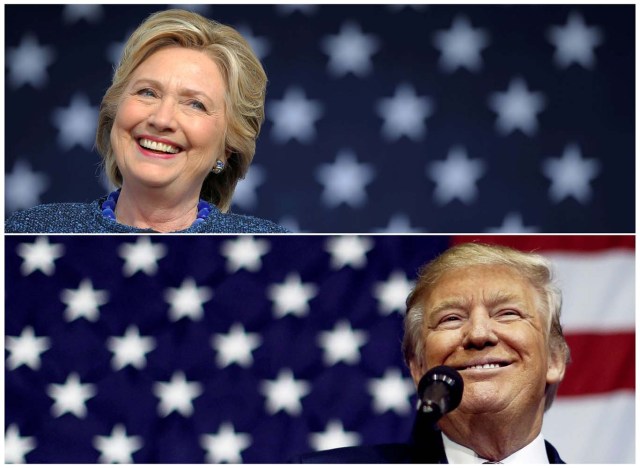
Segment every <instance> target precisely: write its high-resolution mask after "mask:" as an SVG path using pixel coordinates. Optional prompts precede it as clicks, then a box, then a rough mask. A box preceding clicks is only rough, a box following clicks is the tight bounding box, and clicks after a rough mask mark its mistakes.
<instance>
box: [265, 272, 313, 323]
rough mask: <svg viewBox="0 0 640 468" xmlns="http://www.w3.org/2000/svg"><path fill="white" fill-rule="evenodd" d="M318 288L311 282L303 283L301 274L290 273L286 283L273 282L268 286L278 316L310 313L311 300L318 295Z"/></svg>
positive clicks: (268, 294) (298, 315)
mask: <svg viewBox="0 0 640 468" xmlns="http://www.w3.org/2000/svg"><path fill="white" fill-rule="evenodd" d="M317 291H318V288H316V287H315V286H314V285H313V284H311V283H303V282H302V279H301V278H300V275H299V274H297V273H289V274H288V275H287V277H286V278H285V280H284V283H277V284H272V285H270V286H269V287H268V288H267V296H268V297H269V299H271V300H272V301H273V308H274V310H273V312H274V315H275V316H276V317H277V318H281V317H284V316H285V315H287V314H292V315H295V316H297V317H302V316H305V315H307V314H308V313H309V301H310V300H311V299H312V298H314V297H315V296H316V293H317Z"/></svg>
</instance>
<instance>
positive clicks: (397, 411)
mask: <svg viewBox="0 0 640 468" xmlns="http://www.w3.org/2000/svg"><path fill="white" fill-rule="evenodd" d="M472 239H479V240H482V241H484V242H490V243H492V242H496V243H504V244H508V245H511V246H514V247H517V248H521V249H523V250H527V251H531V250H537V251H539V252H540V253H542V254H544V255H546V256H548V258H550V259H551V260H552V261H553V263H554V265H555V268H556V271H557V280H558V283H559V285H560V287H561V288H562V289H563V292H564V309H563V320H562V322H563V325H564V328H565V334H566V337H567V341H568V343H569V345H570V347H571V351H572V360H573V362H572V363H571V364H570V365H569V367H568V371H567V374H566V377H565V380H564V382H563V383H562V385H561V386H560V391H559V395H558V397H557V399H556V401H555V403H554V406H553V407H552V408H551V410H550V411H549V412H548V413H547V414H546V416H545V420H544V427H543V434H544V435H545V437H546V438H547V439H548V440H550V441H551V442H552V443H553V444H554V445H555V446H556V447H557V448H558V450H559V452H560V454H561V456H562V457H563V459H564V460H565V461H567V462H574V463H580V462H581V463H634V462H635V344H634V343H635V318H634V310H635V306H634V304H635V300H634V285H635V274H634V257H635V239H634V237H633V236H604V237H600V236H583V237H579V236H536V237H529V236H511V237H509V236H506V237H505V236H494V237H475V238H472ZM467 240H470V239H468V238H464V237H443V236H375V235H372V236H357V237H354V236H338V237H331V236H262V237H250V236H237V237H234V236H209V237H204V236H193V237H187V236H182V237H180V236H154V237H136V236H110V237H105V236H102V237H99V236H49V237H45V236H6V237H5V255H6V262H5V264H6V265H5V266H6V269H5V291H6V305H5V348H6V352H5V380H4V382H5V458H6V461H10V462H20V461H26V462H33V463H44V462H55V463H71V462H83V463H93V462H136V463H145V462H147V463H156V462H161V463H203V462H215V463H217V462H247V463H250V462H253V463H262V462H284V461H286V460H287V459H289V458H290V457H292V456H293V455H295V454H299V453H301V452H307V451H311V450H316V449H324V448H330V447H335V446H345V445H357V444H372V443H384V442H402V441H405V440H406V439H407V437H408V436H409V432H410V429H411V425H412V420H413V405H414V403H415V398H414V396H413V393H414V388H413V385H412V382H411V380H410V378H409V373H408V371H407V369H406V368H405V367H404V364H403V363H402V359H401V352H400V341H401V337H402V318H403V314H404V300H405V298H406V296H407V294H408V292H409V290H410V289H411V287H412V285H413V280H414V278H415V274H416V271H417V269H418V268H419V266H421V265H422V264H424V263H425V262H427V261H428V260H430V259H432V258H433V257H434V256H435V255H437V254H438V253H440V252H442V251H443V250H444V249H445V248H447V247H448V246H450V245H452V244H455V243H457V242H463V241H467Z"/></svg>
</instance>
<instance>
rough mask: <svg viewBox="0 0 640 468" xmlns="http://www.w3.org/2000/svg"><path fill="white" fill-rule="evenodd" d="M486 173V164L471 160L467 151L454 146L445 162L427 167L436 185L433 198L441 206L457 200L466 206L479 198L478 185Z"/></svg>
mask: <svg viewBox="0 0 640 468" xmlns="http://www.w3.org/2000/svg"><path fill="white" fill-rule="evenodd" d="M484 173H485V164H484V162H483V161H482V160H480V159H469V158H468V157H467V150H466V149H465V148H463V147H461V146H454V147H453V148H451V149H450V150H449V153H448V154H447V159H446V160H445V161H434V162H432V163H431V164H429V166H428V167H427V175H429V176H430V177H431V179H432V180H433V181H434V182H435V184H436V189H435V191H434V193H433V196H434V198H435V200H436V202H438V203H439V204H440V205H444V204H446V203H449V202H450V201H452V200H453V199H455V198H457V199H458V200H460V201H461V202H463V203H465V204H467V205H468V204H470V203H473V202H474V201H475V200H476V198H477V197H478V189H477V187H476V184H477V182H478V179H480V177H482V176H483V175H484Z"/></svg>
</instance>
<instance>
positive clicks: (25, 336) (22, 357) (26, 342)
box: [5, 327, 51, 370]
mask: <svg viewBox="0 0 640 468" xmlns="http://www.w3.org/2000/svg"><path fill="white" fill-rule="evenodd" d="M50 343H51V342H50V341H49V338H47V337H37V336H36V335H35V333H34V331H33V328H32V327H25V328H24V329H23V330H22V333H20V336H7V337H6V343H5V346H6V348H7V350H8V351H9V357H8V358H7V367H8V368H9V370H14V369H17V368H18V367H20V366H22V365H25V366H27V367H30V368H31V369H33V370H38V369H40V355H41V354H42V353H44V352H45V351H46V350H48V349H49V344H50Z"/></svg>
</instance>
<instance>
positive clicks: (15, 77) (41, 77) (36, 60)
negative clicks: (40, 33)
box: [7, 33, 56, 89]
mask: <svg viewBox="0 0 640 468" xmlns="http://www.w3.org/2000/svg"><path fill="white" fill-rule="evenodd" d="M55 56H56V54H55V52H54V49H53V47H49V46H41V45H39V44H38V38H37V37H35V36H34V35H33V34H29V33H27V34H25V35H24V36H22V40H21V41H20V45H19V46H18V47H9V48H8V49H7V68H8V69H9V76H8V79H9V84H10V85H11V87H12V88H13V89H17V88H19V87H21V86H22V85H24V84H27V83H28V84H30V85H31V86H33V87H34V88H36V89H42V88H44V87H45V86H46V84H47V81H49V77H48V75H47V67H48V66H49V65H51V64H52V63H53V62H54V61H55Z"/></svg>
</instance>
